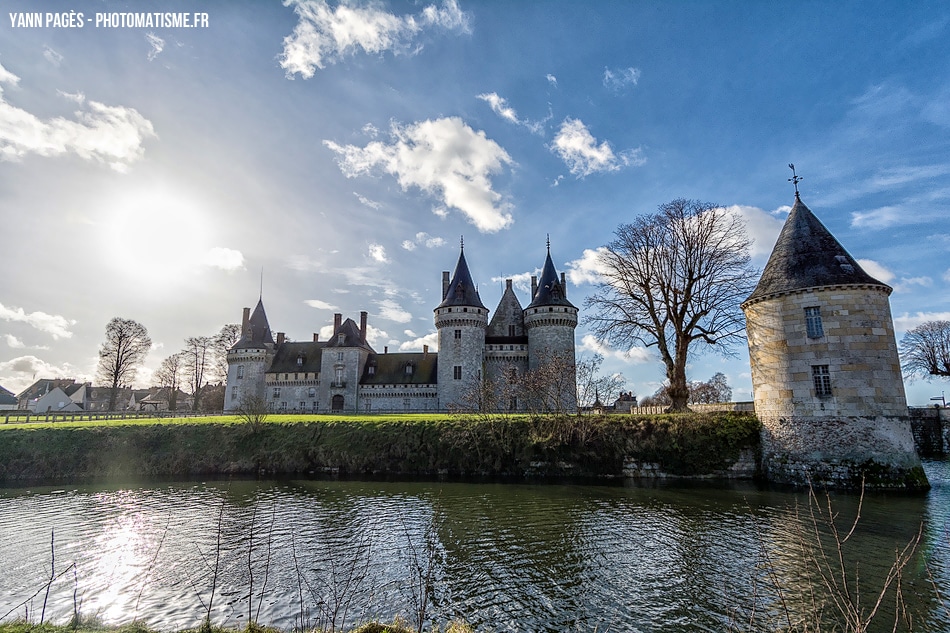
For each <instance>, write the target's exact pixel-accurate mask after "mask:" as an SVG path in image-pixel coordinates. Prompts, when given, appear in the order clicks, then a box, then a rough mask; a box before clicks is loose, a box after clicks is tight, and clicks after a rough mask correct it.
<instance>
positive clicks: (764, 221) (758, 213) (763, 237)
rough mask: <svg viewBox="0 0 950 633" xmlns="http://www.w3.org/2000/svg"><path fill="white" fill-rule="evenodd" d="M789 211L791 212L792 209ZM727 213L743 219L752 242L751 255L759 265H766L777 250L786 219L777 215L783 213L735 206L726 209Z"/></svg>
mask: <svg viewBox="0 0 950 633" xmlns="http://www.w3.org/2000/svg"><path fill="white" fill-rule="evenodd" d="M788 210H791V207H789V208H788ZM726 211H729V212H731V213H734V214H736V215H738V216H739V217H740V218H742V221H743V222H744V223H745V229H746V235H747V236H748V237H749V239H751V240H752V245H751V248H750V249H749V255H750V256H751V257H752V261H753V262H756V264H757V265H762V264H764V263H765V262H766V260H768V258H769V255H771V254H772V249H773V248H775V240H777V239H778V234H779V233H780V232H781V231H782V226H784V224H785V220H784V219H779V218H778V217H776V214H777V213H781V209H779V210H778V211H777V212H776V213H769V212H767V211H763V210H762V209H760V208H758V207H750V206H745V205H739V204H734V205H732V206H729V207H726Z"/></svg>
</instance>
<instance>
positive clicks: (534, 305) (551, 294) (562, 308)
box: [524, 242, 577, 410]
mask: <svg viewBox="0 0 950 633" xmlns="http://www.w3.org/2000/svg"><path fill="white" fill-rule="evenodd" d="M531 289H532V296H531V303H529V304H528V307H527V308H525V310H524V324H525V328H526V330H527V333H528V369H529V370H530V371H536V370H538V369H540V368H541V367H543V366H544V365H546V364H548V363H552V362H553V363H556V364H557V365H558V366H561V367H563V368H564V370H565V371H567V372H569V376H565V377H564V380H563V382H564V383H565V384H567V385H571V386H573V384H574V360H575V359H574V329H575V328H576V327H577V308H576V307H575V306H574V304H572V303H571V302H570V301H568V300H567V284H566V280H565V278H564V275H563V273H562V274H561V276H560V277H558V274H557V270H556V269H555V268H554V262H553V261H551V244H550V242H548V252H547V256H546V257H545V259H544V266H543V267H542V269H541V278H540V280H535V279H534V278H532V280H531ZM560 397H561V399H562V402H561V405H560V406H559V407H558V408H559V409H566V410H573V409H576V408H577V401H576V394H575V391H574V389H573V388H571V389H564V390H562V395H561V396H560Z"/></svg>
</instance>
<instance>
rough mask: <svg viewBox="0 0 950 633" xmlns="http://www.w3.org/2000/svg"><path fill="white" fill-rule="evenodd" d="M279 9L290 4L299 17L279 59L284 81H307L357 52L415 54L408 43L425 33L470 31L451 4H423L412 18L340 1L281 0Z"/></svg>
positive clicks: (465, 17) (447, 1) (446, 0)
mask: <svg viewBox="0 0 950 633" xmlns="http://www.w3.org/2000/svg"><path fill="white" fill-rule="evenodd" d="M284 6H293V7H294V12H295V13H296V14H297V17H298V22H297V26H295V27H294V32H293V33H292V34H291V35H288V36H287V37H285V38H284V50H283V53H281V55H280V66H281V68H283V69H284V70H285V71H286V72H287V76H288V77H289V78H292V77H293V76H294V75H295V74H299V75H300V76H301V77H303V78H304V79H310V78H311V77H313V75H314V73H315V72H316V70H317V69H318V68H319V69H323V68H326V66H327V64H335V63H337V62H339V61H340V60H342V59H343V58H344V57H346V56H349V55H355V54H356V53H357V52H360V51H362V52H364V53H368V54H380V53H384V52H386V51H391V52H392V53H393V54H394V55H399V54H404V53H409V54H412V53H415V52H417V51H418V50H420V48H421V47H419V46H415V47H414V46H413V41H414V40H415V39H416V38H417V36H418V35H419V34H420V33H422V32H423V31H424V30H425V29H429V28H438V29H443V30H447V31H457V32H463V33H466V32H468V31H469V17H468V15H467V14H466V13H464V12H463V11H461V10H460V9H459V7H458V3H457V2H456V1H455V0H444V1H443V3H442V5H441V6H440V7H436V6H433V5H430V6H427V7H425V8H424V9H423V10H422V13H420V14H418V15H417V16H416V15H406V16H397V15H394V14H392V13H387V12H386V11H384V10H382V9H381V8H380V7H379V5H377V4H375V3H368V4H367V5H365V6H358V5H357V4H356V3H348V2H344V3H341V4H339V5H337V6H336V8H331V7H330V6H329V5H328V4H327V2H326V1H325V0H284Z"/></svg>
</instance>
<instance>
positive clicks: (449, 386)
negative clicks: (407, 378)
mask: <svg viewBox="0 0 950 633" xmlns="http://www.w3.org/2000/svg"><path fill="white" fill-rule="evenodd" d="M445 277H446V274H445V273H443V280H444V279H445ZM487 325H488V309H487V308H486V307H485V306H484V304H482V300H481V298H479V296H478V289H477V288H476V287H475V283H474V282H473V281H472V274H471V272H469V269H468V263H467V262H466V261H465V248H464V245H463V246H462V247H461V249H460V251H459V259H458V263H457V264H456V265H455V273H454V274H453V275H452V277H451V278H450V280H449V283H448V284H447V285H446V284H445V283H444V282H443V295H442V303H440V304H439V306H438V307H437V308H436V309H435V327H436V329H437V330H438V332H439V360H438V370H437V374H438V384H439V405H440V407H442V408H452V407H457V406H463V405H465V406H471V404H472V403H471V402H468V401H469V400H471V399H472V398H471V396H472V395H473V394H477V393H478V391H479V389H480V385H481V381H482V356H483V354H484V349H485V329H486V327H487Z"/></svg>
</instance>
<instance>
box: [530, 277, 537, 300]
mask: <svg viewBox="0 0 950 633" xmlns="http://www.w3.org/2000/svg"><path fill="white" fill-rule="evenodd" d="M536 294H538V277H537V276H536V275H531V300H532V301H534V295H536Z"/></svg>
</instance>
